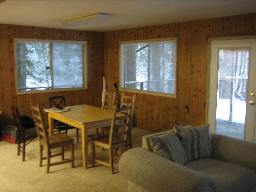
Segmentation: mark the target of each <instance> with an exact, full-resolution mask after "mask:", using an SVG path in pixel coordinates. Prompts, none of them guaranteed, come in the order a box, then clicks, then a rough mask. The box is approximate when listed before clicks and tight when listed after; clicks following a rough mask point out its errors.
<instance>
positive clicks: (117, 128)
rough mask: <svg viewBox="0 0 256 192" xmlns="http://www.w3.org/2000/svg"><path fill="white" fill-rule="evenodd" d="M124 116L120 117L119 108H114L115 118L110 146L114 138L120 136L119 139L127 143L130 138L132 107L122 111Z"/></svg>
mask: <svg viewBox="0 0 256 192" xmlns="http://www.w3.org/2000/svg"><path fill="white" fill-rule="evenodd" d="M119 113H122V115H121V116H120V115H118V109H117V106H116V105H115V106H114V110H113V117H112V121H111V127H110V133H109V144H110V145H112V143H113V138H114V137H115V136H118V137H119V138H121V139H123V140H124V141H127V139H128V137H129V129H130V121H131V107H126V108H123V109H122V112H119Z"/></svg>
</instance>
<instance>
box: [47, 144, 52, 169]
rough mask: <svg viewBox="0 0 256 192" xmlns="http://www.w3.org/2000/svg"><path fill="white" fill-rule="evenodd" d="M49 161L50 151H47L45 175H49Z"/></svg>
mask: <svg viewBox="0 0 256 192" xmlns="http://www.w3.org/2000/svg"><path fill="white" fill-rule="evenodd" d="M50 159H51V149H49V148H48V149H47V166H46V173H49V172H50V163H51V161H50Z"/></svg>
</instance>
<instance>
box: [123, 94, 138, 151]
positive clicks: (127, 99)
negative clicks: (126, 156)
mask: <svg viewBox="0 0 256 192" xmlns="http://www.w3.org/2000/svg"><path fill="white" fill-rule="evenodd" d="M135 99H136V95H135V94H133V95H132V96H129V95H125V94H124V93H123V94H122V97H121V104H120V109H119V110H120V112H122V113H124V112H125V111H126V110H125V108H127V107H128V108H131V119H130V122H129V123H130V124H129V129H128V131H129V133H128V146H129V148H132V126H133V116H134V105H135Z"/></svg>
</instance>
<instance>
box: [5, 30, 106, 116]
mask: <svg viewBox="0 0 256 192" xmlns="http://www.w3.org/2000/svg"><path fill="white" fill-rule="evenodd" d="M14 38H29V39H30V38H31V39H50V40H74V41H76V40H77V41H87V42H88V90H82V91H81V90H80V91H63V92H52V93H34V94H25V95H16V92H15V87H16V85H15V58H14ZM103 38H104V36H103V33H97V32H84V31H74V30H60V29H48V28H37V27H24V26H13V25H0V110H3V111H4V114H5V115H7V116H10V114H11V111H10V107H11V105H17V106H18V107H19V108H20V109H21V112H22V114H27V115H30V109H29V103H40V104H41V105H42V106H43V107H47V106H48V99H49V97H50V96H53V95H63V96H65V97H66V100H67V104H68V105H74V104H82V103H89V104H92V105H100V102H101V87H102V74H103V47H102V44H103V43H104V39H103Z"/></svg>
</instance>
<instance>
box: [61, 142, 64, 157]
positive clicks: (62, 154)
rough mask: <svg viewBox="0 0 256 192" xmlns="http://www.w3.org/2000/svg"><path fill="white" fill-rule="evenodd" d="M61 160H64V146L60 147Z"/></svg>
mask: <svg viewBox="0 0 256 192" xmlns="http://www.w3.org/2000/svg"><path fill="white" fill-rule="evenodd" d="M61 159H62V160H64V145H61Z"/></svg>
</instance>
